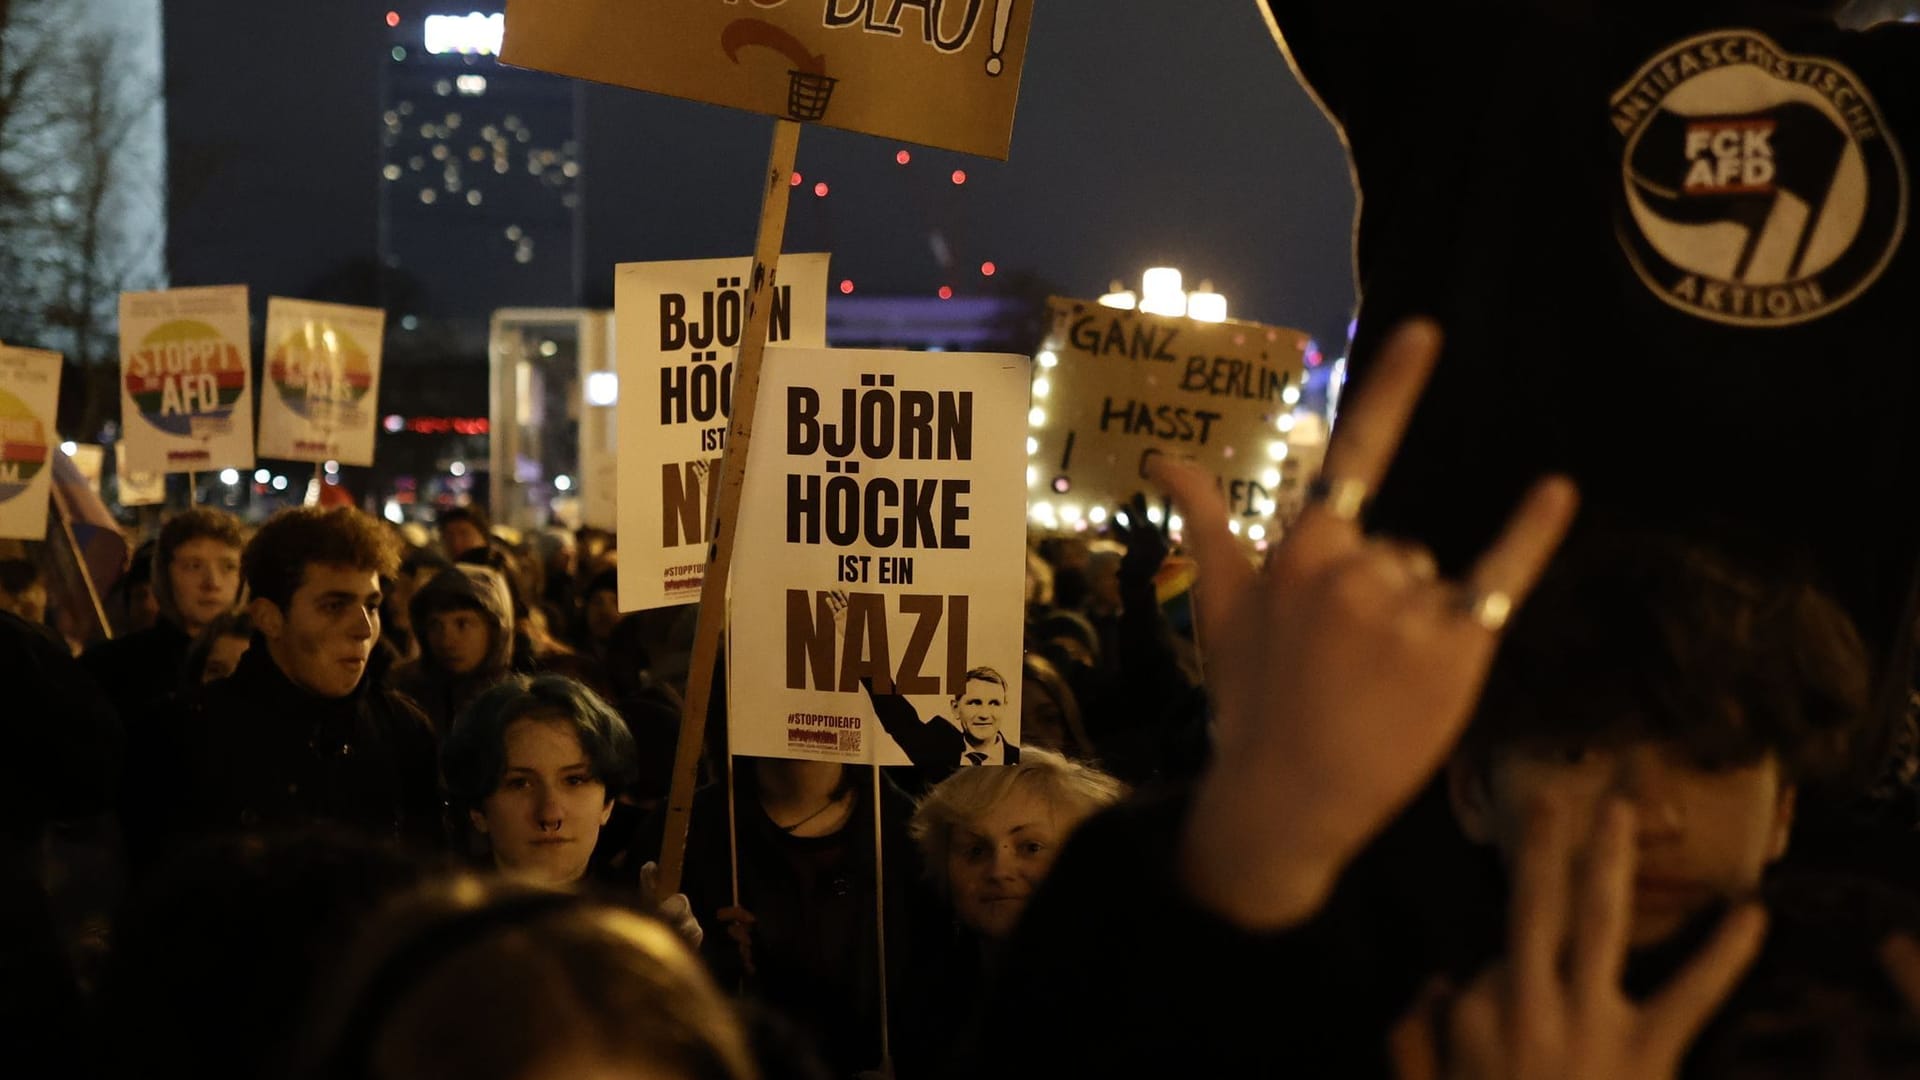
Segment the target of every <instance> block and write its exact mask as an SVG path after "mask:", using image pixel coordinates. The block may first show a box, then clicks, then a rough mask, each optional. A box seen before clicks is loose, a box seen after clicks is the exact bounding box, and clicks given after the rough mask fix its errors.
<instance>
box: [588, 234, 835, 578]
mask: <svg viewBox="0 0 1920 1080" xmlns="http://www.w3.org/2000/svg"><path fill="white" fill-rule="evenodd" d="M752 272H753V260H752V259H751V258H744V259H696V260H691V261H686V262H656V263H626V264H624V265H621V266H617V267H615V268H614V278H613V306H614V320H615V323H614V339H615V344H614V353H615V360H616V363H617V366H618V368H619V374H620V406H619V418H618V424H619V445H620V453H619V455H618V456H619V467H618V468H619V484H620V498H619V503H618V506H617V507H616V509H617V511H618V516H619V522H620V548H621V551H620V610H622V611H645V610H647V609H650V608H658V607H667V606H669V605H672V604H691V603H694V602H696V601H698V600H699V599H700V586H701V583H702V582H703V581H705V580H706V572H707V521H708V520H709V512H710V511H711V509H712V506H711V502H712V499H713V498H714V496H715V494H716V493H717V492H718V491H719V480H720V460H721V456H722V454H723V452H724V451H725V450H726V445H727V424H728V421H729V419H730V418H731V417H732V415H733V358H734V356H735V355H736V354H737V353H738V351H739V345H740V337H741V330H742V327H743V324H744V322H745V319H746V303H747V292H748V281H747V278H748V276H749V275H750V274H752ZM776 274H777V277H778V281H777V282H776V283H775V287H774V292H773V303H772V309H771V313H770V319H769V322H768V326H767V340H768V341H770V342H774V343H791V344H795V345H825V344H826V341H827V256H825V255H782V256H781V257H780V264H779V267H778V269H777V271H776ZM763 392H764V391H763Z"/></svg>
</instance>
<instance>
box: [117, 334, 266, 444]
mask: <svg viewBox="0 0 1920 1080" xmlns="http://www.w3.org/2000/svg"><path fill="white" fill-rule="evenodd" d="M126 384H127V393H128V395H129V396H131V397H132V398H133V403H134V406H135V408H137V409H138V410H139V411H140V415H141V416H142V417H144V418H145V419H146V421H147V423H149V424H152V425H153V426H154V427H156V428H159V429H160V430H161V431H164V432H166V433H167V434H169V435H180V436H188V437H191V436H194V435H195V434H197V432H196V430H195V429H196V426H197V425H196V421H198V422H201V423H204V422H206V421H215V422H216V424H217V426H221V427H224V425H225V423H226V421H227V419H228V418H229V417H231V416H232V415H233V407H234V403H235V402H237V401H239V400H240V395H241V394H243V393H245V392H246V389H247V361H246V357H245V356H243V355H242V354H241V351H240V348H239V346H237V345H234V344H232V343H230V342H228V341H227V339H226V338H225V337H223V336H222V335H221V333H220V331H218V330H215V329H214V328H213V327H211V326H209V325H207V324H206V323H203V322H199V321H196V320H193V319H176V320H174V321H172V322H168V323H162V324H160V325H159V326H158V327H156V328H154V330H153V332H152V333H150V334H148V335H147V336H146V337H145V338H144V339H143V340H142V341H141V342H140V346H139V348H137V349H135V350H134V351H133V352H131V353H129V354H128V355H127V364H126Z"/></svg>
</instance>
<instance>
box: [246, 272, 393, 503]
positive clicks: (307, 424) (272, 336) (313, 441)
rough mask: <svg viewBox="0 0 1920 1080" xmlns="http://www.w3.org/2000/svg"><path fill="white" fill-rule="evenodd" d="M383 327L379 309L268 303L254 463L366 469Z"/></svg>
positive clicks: (384, 318)
mask: <svg viewBox="0 0 1920 1080" xmlns="http://www.w3.org/2000/svg"><path fill="white" fill-rule="evenodd" d="M386 322H387V313H386V312H384V311H381V310H380V309H379V308H364V307H348V306H346V305H344V304H319V303H313V302H311V301H306V300H286V299H282V298H281V297H278V296H274V297H269V298H268V300H267V345H266V350H267V362H266V369H265V376H266V384H267V385H266V387H265V388H264V389H262V390H261V392H260V456H261V457H271V458H285V459H287V460H289V461H316V462H324V461H338V462H340V463H341V464H343V465H371V464H373V422H374V413H375V412H376V406H377V405H378V403H379V400H380V346H381V335H382V334H383V333H384V332H385V330H386Z"/></svg>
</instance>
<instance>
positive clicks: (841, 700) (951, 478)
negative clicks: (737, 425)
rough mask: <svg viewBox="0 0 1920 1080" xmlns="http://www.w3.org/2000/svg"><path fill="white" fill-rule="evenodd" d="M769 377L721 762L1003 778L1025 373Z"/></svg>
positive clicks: (1014, 685)
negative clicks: (992, 769)
mask: <svg viewBox="0 0 1920 1080" xmlns="http://www.w3.org/2000/svg"><path fill="white" fill-rule="evenodd" d="M766 365H767V366H766V373H765V374H764V375H763V376H762V382H761V386H760V402H759V408H758V409H757V410H756V411H755V417H754V419H755V435H756V437H755V439H754V440H753V443H752V449H751V452H750V454H749V456H748V461H747V478H746V490H745V492H744V494H743V496H742V498H741V504H740V534H739V541H738V545H739V546H738V548H737V550H736V561H735V565H734V569H733V599H732V607H731V616H730V623H731V626H732V639H731V653H730V657H731V659H730V661H729V663H728V665H727V672H728V686H729V689H728V703H729V704H728V714H729V717H730V720H729V723H730V725H731V726H730V731H731V735H730V743H731V747H732V750H733V752H734V753H736V754H748V755H755V756H761V757H778V758H802V759H811V760H821V761H845V762H866V763H874V764H881V765H901V764H909V763H912V764H917V765H921V766H923V767H932V768H938V767H950V766H954V765H959V764H962V763H963V759H965V758H966V755H968V754H978V755H979V758H978V759H972V761H973V763H975V764H1005V763H1011V762H1014V761H1017V760H1018V756H1019V739H1020V702H1019V694H1020V672H1021V630H1022V620H1023V617H1024V611H1023V608H1022V592H1023V589H1024V583H1025V576H1024V575H1025V568H1026V526H1025V510H1026V490H1025V487H1024V485H1022V483H1021V475H1022V473H1023V471H1024V470H1025V468H1026V448H1025V445H1024V444H1025V440H1026V432H1025V430H1024V428H1023V427H1022V426H1021V424H1020V423H1019V421H1018V418H1019V417H1020V416H1021V415H1022V414H1024V413H1025V412H1026V409H1027V401H1028V396H1027V395H1028V385H1029V381H1030V379H1031V365H1030V363H1029V361H1028V360H1027V358H1025V357H1022V356H1000V355H983V354H964V353H911V352H894V351H878V350H875V351H868V350H852V349H848V350H830V349H798V348H781V349H768V350H767V358H766ZM869 687H870V688H871V692H870V690H869Z"/></svg>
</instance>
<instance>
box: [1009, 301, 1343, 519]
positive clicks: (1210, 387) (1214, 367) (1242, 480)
mask: <svg viewBox="0 0 1920 1080" xmlns="http://www.w3.org/2000/svg"><path fill="white" fill-rule="evenodd" d="M1049 313H1050V327H1051V328H1050V330H1049V331H1048V336H1047V341H1046V344H1045V346H1044V348H1043V351H1042V352H1041V354H1040V366H1039V367H1038V368H1037V369H1036V371H1035V375H1034V381H1033V410H1032V412H1031V413H1030V414H1029V416H1028V423H1029V425H1030V434H1031V435H1032V437H1033V440H1034V453H1033V456H1032V460H1031V468H1030V469H1029V471H1028V474H1027V479H1028V484H1029V486H1030V488H1031V490H1032V496H1031V497H1032V500H1033V513H1034V518H1035V521H1036V522H1037V523H1039V524H1041V525H1050V524H1054V523H1056V522H1059V521H1064V522H1066V523H1068V524H1071V523H1072V522H1073V521H1075V520H1078V519H1079V517H1080V516H1081V515H1082V514H1084V513H1085V512H1086V511H1088V510H1090V509H1092V508H1093V507H1095V506H1105V507H1112V506H1115V505H1119V504H1121V503H1124V502H1125V501H1126V500H1127V499H1129V498H1131V497H1132V496H1133V494H1134V493H1135V492H1138V491H1149V490H1152V488H1151V485H1150V484H1149V483H1148V482H1147V480H1146V473H1145V468H1146V464H1147V462H1148V460H1149V459H1151V458H1152V456H1153V455H1155V454H1173V455H1176V456H1178V457H1183V458H1187V459H1189V460H1192V461H1194V462H1197V463H1199V464H1200V465H1202V466H1204V467H1206V468H1208V469H1211V470H1213V472H1214V473H1215V474H1216V475H1218V476H1219V478H1220V483H1221V485H1222V493H1223V494H1224V495H1225V496H1226V498H1227V504H1228V506H1229V508H1230V509H1231V511H1232V515H1233V516H1232V518H1231V519H1230V520H1231V521H1232V522H1233V523H1234V525H1235V528H1236V531H1238V532H1239V533H1240V534H1241V535H1242V536H1247V537H1248V538H1249V539H1259V538H1260V536H1263V535H1265V534H1267V533H1268V532H1270V531H1271V530H1272V529H1273V523H1272V519H1273V516H1274V511H1275V510H1276V506H1275V500H1276V497H1277V495H1278V493H1279V491H1280V489H1281V485H1282V483H1283V482H1284V480H1285V477H1284V476H1283V474H1282V468H1283V466H1284V463H1285V461H1286V457H1287V455H1288V453H1289V449H1288V446H1287V443H1286V439H1285V436H1284V435H1282V434H1281V432H1280V430H1279V424H1280V418H1281V417H1282V416H1284V415H1286V414H1288V413H1291V412H1292V411H1293V404H1294V402H1297V401H1298V400H1299V394H1300V384H1301V379H1302V377H1303V375H1304V373H1305V371H1306V349H1307V345H1308V344H1309V340H1308V337H1307V335H1306V334H1305V333H1303V332H1301V331H1299V330H1288V329H1285V328H1283V327H1278V326H1262V325H1260V324H1258V323H1249V322H1223V323H1209V322H1198V321H1195V320H1193V319H1188V318H1184V317H1168V316H1162V315H1145V314H1141V313H1140V312H1137V311H1120V310H1116V309H1113V308H1107V307H1102V306H1100V305H1099V304H1097V303H1095V302H1094V301H1091V300H1064V299H1060V298H1058V297H1056V298H1054V299H1053V300H1052V301H1051V302H1050V304H1049ZM1290 399H1291V400H1290Z"/></svg>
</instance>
